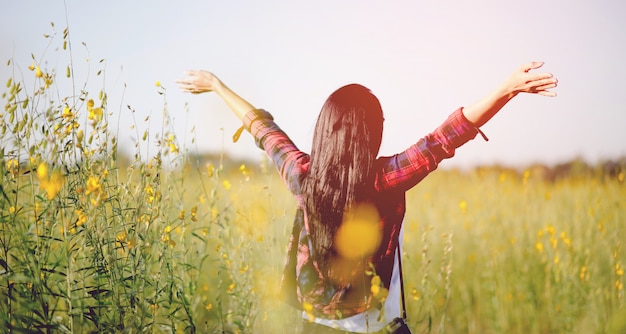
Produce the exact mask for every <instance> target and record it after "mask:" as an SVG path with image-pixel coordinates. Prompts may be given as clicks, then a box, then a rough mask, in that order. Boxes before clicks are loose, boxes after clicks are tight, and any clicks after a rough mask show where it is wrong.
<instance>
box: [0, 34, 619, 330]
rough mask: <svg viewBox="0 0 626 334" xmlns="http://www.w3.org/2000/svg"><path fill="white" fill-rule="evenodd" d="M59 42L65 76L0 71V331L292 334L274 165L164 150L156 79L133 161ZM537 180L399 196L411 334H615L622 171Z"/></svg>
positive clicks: (39, 68) (40, 67) (288, 206)
mask: <svg viewBox="0 0 626 334" xmlns="http://www.w3.org/2000/svg"><path fill="white" fill-rule="evenodd" d="M57 39H60V41H57ZM68 39H69V31H67V30H64V32H63V34H62V35H61V36H59V35H58V34H56V33H55V32H54V30H53V33H51V34H50V37H49V43H50V44H49V45H48V47H47V48H51V47H53V46H54V45H56V43H58V44H59V48H58V51H57V52H58V53H59V58H58V59H59V60H58V62H60V63H62V62H63V60H66V61H67V64H68V65H67V69H66V70H65V71H61V72H65V73H64V74H65V75H57V74H56V72H57V70H56V69H55V68H46V62H45V59H37V58H36V57H33V59H32V66H31V67H30V68H29V67H28V66H22V65H19V64H18V63H17V62H16V60H9V62H8V63H7V67H6V70H7V71H3V72H2V73H7V72H8V73H10V75H9V78H6V79H7V82H6V86H5V88H4V91H2V102H3V105H4V109H3V111H2V112H1V113H0V181H1V182H0V186H1V188H0V231H1V233H0V328H5V329H6V331H7V332H9V333H25V332H29V333H30V332H44V333H46V332H54V333H57V332H68V333H69V332H74V333H83V332H107V333H108V332H131V333H135V332H144V331H147V332H156V333H158V332H165V333H170V332H176V333H193V332H200V333H205V332H241V333H283V332H285V333H291V332H293V331H294V328H298V327H299V326H300V325H299V324H300V315H299V313H298V311H295V310H294V309H292V308H290V307H288V306H286V305H285V304H283V303H282V302H281V301H280V300H278V297H277V296H278V286H279V282H280V276H281V272H282V266H283V264H284V260H285V256H286V254H285V249H286V246H287V243H288V237H289V233H290V231H291V224H292V221H293V214H294V212H295V201H294V199H293V198H292V197H291V195H290V194H289V193H288V192H287V190H286V188H285V187H284V186H283V184H282V182H281V181H280V180H279V178H278V175H277V173H275V172H274V170H273V169H272V168H273V167H272V166H268V165H267V162H265V161H264V162H263V163H262V164H261V165H260V166H252V165H249V164H248V165H246V166H239V165H238V164H237V165H233V166H230V165H227V166H223V162H222V159H221V158H220V157H214V158H212V159H209V160H207V159H201V158H199V157H198V156H197V155H196V154H194V152H193V150H192V149H190V148H186V147H179V146H178V145H179V144H178V142H177V139H176V134H175V133H173V131H172V130H171V126H172V124H171V122H170V120H169V117H168V116H167V115H168V114H169V111H168V110H167V104H166V97H167V94H166V93H167V91H166V89H165V88H164V87H163V86H161V85H158V86H157V87H156V88H155V98H162V99H163V101H164V108H163V112H164V115H165V121H164V122H163V126H162V132H160V133H149V132H148V131H147V130H145V131H144V132H142V130H141V129H140V128H141V126H142V125H141V124H136V125H135V126H136V128H137V131H138V136H137V137H138V138H142V139H139V140H138V142H137V143H134V144H135V148H136V153H135V155H134V156H133V157H132V158H131V159H128V158H126V157H123V156H120V155H119V154H118V151H117V145H118V142H117V139H116V135H115V131H113V130H111V127H110V125H109V124H110V122H111V119H112V118H115V117H113V115H114V114H115V113H117V112H126V113H130V115H134V111H133V110H132V108H129V109H128V110H118V111H115V110H111V109H110V108H109V106H108V103H107V95H106V91H105V90H104V89H96V90H97V93H96V94H92V93H91V92H90V91H88V89H87V88H86V87H92V85H93V79H92V81H90V82H85V83H80V84H78V83H76V82H75V80H76V79H75V78H74V77H73V75H72V73H73V69H74V67H75V65H74V64H73V63H72V60H71V59H72V57H71V49H70V48H69V47H67V45H68V43H67V41H68ZM44 54H45V52H44ZM29 62H30V60H29ZM29 65H30V64H29ZM86 66H91V65H89V64H87V65H86ZM96 66H103V65H102V62H100V63H98V64H97V65H96ZM96 73H97V74H96V75H95V78H96V79H95V80H96V82H97V81H99V80H100V79H99V78H100V77H101V76H103V75H104V69H103V68H98V69H97V71H96ZM3 80H4V79H3ZM62 80H65V81H66V83H68V82H69V83H71V84H70V85H59V84H58V82H59V81H62ZM62 86H63V87H64V86H69V87H73V88H72V89H70V90H69V91H63V90H62V89H61V88H60V87H62ZM76 87H79V88H76ZM81 87H82V88H81ZM90 101H92V102H90ZM141 133H143V135H141ZM154 143H156V144H157V145H156V146H157V147H158V149H157V150H156V151H154V152H152V155H150V156H147V157H146V155H147V154H146V152H142V151H141V150H142V149H141V148H142V147H146V146H148V145H151V144H154ZM544 176H545V175H544V174H542V173H541V170H540V169H537V168H531V169H528V170H526V171H522V172H517V171H515V170H510V169H503V168H496V167H492V168H481V169H475V170H472V171H467V172H459V171H454V170H441V171H437V172H435V173H433V174H432V175H431V176H429V177H428V178H427V179H426V180H425V181H423V182H422V183H421V184H419V185H418V186H417V187H416V188H415V189H413V190H411V191H410V192H409V193H408V196H407V206H408V212H407V216H406V219H405V247H404V249H403V252H404V262H403V264H404V269H405V284H406V292H407V302H408V314H409V324H410V326H411V328H412V329H413V330H414V332H430V333H571V332H574V333H590V332H591V333H619V332H623V331H624V330H625V329H626V324H624V321H623V319H625V318H626V313H625V312H626V311H625V309H626V308H625V306H624V305H625V303H624V290H623V284H624V276H623V273H624V266H625V265H626V263H625V259H626V250H625V249H624V247H623V246H624V245H623V243H624V240H626V238H625V236H626V233H625V228H624V221H626V217H625V212H626V210H625V208H624V198H626V184H625V182H624V172H623V171H622V172H621V173H620V174H618V175H617V176H615V177H608V176H606V175H604V174H603V173H582V174H581V173H579V174H570V176H569V177H564V178H558V179H556V180H553V181H546V178H545V177H544Z"/></svg>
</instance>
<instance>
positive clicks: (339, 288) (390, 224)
mask: <svg viewBox="0 0 626 334" xmlns="http://www.w3.org/2000/svg"><path fill="white" fill-rule="evenodd" d="M243 122H244V126H245V127H246V128H247V129H248V131H249V132H250V133H251V134H252V135H253V137H254V138H255V142H256V144H257V146H259V147H260V148H261V149H264V150H265V151H266V153H267V154H268V156H269V157H270V158H271V159H272V161H273V163H274V165H275V166H276V168H277V169H278V172H279V173H280V176H281V178H282V179H283V181H284V182H285V184H286V185H287V187H288V188H289V190H290V191H291V193H292V194H293V195H294V196H295V198H296V200H297V203H298V208H297V210H296V217H295V221H294V224H293V230H292V233H291V237H290V241H289V247H288V256H287V263H286V265H285V269H284V272H283V278H282V282H281V291H282V293H283V298H284V299H285V301H286V302H288V303H289V304H291V305H293V306H294V307H296V308H299V309H302V308H303V305H306V304H308V305H307V306H311V307H312V311H311V310H309V309H307V312H310V313H312V314H313V315H314V316H319V317H322V318H327V319H340V318H345V317H349V316H352V315H355V314H358V313H361V312H364V311H366V310H367V309H368V308H369V307H370V306H371V305H374V306H379V304H377V300H375V299H374V298H372V297H371V296H370V295H371V293H370V287H369V285H366V284H367V283H368V282H365V280H363V279H357V280H354V281H352V282H351V283H338V282H331V281H330V280H328V279H325V278H324V276H323V275H322V274H321V273H320V271H319V270H318V269H317V265H316V263H315V261H314V260H313V259H312V258H311V253H310V251H309V236H308V233H307V231H308V222H307V219H306V217H305V213H304V210H303V198H302V194H301V185H302V181H303V180H304V177H305V176H306V174H307V173H308V169H309V155H308V154H306V153H304V152H302V151H300V150H299V149H298V148H297V147H296V146H295V145H294V143H293V142H292V141H291V139H289V137H288V136H287V135H286V134H285V133H284V132H283V131H282V130H281V129H280V128H279V127H278V125H276V123H274V121H273V118H272V116H271V114H269V113H268V112H266V111H264V110H253V111H250V112H248V113H247V114H246V115H245V117H244V120H243ZM479 131H480V130H478V129H477V128H476V127H475V126H474V125H473V124H472V123H471V122H470V121H468V120H467V119H466V118H465V116H464V115H463V113H462V108H459V109H458V110H456V111H455V112H454V113H452V114H451V115H450V116H449V117H448V119H447V120H446V121H445V122H444V123H443V124H442V125H441V126H439V127H438V128H437V129H436V130H435V131H434V132H432V133H431V134H429V135H427V136H425V137H423V138H422V139H420V140H419V141H418V142H417V143H416V144H414V145H412V146H411V147H409V148H408V149H407V150H405V151H404V152H401V153H399V154H396V155H394V156H391V157H380V158H378V159H377V161H376V164H375V168H376V178H375V184H374V189H375V191H376V194H374V196H373V197H374V201H375V202H376V205H377V209H378V211H379V214H380V216H381V219H380V226H381V229H382V235H383V237H382V242H381V245H380V246H379V249H378V251H377V252H376V253H375V254H373V255H372V256H371V258H369V259H367V262H365V261H361V263H356V264H351V265H355V266H363V268H361V269H364V270H368V269H369V267H368V264H369V263H371V264H373V265H374V268H375V270H376V273H377V274H378V275H379V276H380V277H381V281H382V283H383V285H384V287H385V288H389V283H390V280H391V274H392V270H393V265H394V261H395V259H394V256H395V249H396V247H397V245H398V235H399V233H400V227H401V226H402V220H403V218H404V214H405V211H406V200H405V192H406V191H407V190H409V189H411V188H412V187H413V186H415V185H416V184H417V183H418V182H420V181H421V180H422V179H424V177H426V175H428V174H429V173H430V172H432V171H433V170H435V169H436V168H437V165H438V164H439V162H440V161H441V160H443V159H446V158H451V157H452V156H454V151H455V149H456V148H457V147H459V146H461V145H463V144H465V143H466V142H468V141H469V140H471V139H473V138H474V137H475V136H476V134H477V133H478V132H479ZM364 270H362V271H360V272H361V273H363V272H364ZM354 272H359V270H354ZM358 282H362V283H361V284H360V285H359V284H358Z"/></svg>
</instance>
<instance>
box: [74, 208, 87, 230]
mask: <svg viewBox="0 0 626 334" xmlns="http://www.w3.org/2000/svg"><path fill="white" fill-rule="evenodd" d="M74 212H75V213H76V215H77V216H78V220H77V221H76V226H82V225H83V224H84V223H86V222H87V215H86V214H84V213H83V210H80V209H78V210H75V211H74Z"/></svg>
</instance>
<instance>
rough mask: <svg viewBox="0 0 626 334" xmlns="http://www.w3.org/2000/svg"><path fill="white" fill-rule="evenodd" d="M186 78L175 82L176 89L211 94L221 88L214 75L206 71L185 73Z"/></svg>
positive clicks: (220, 83)
mask: <svg viewBox="0 0 626 334" xmlns="http://www.w3.org/2000/svg"><path fill="white" fill-rule="evenodd" d="M185 74H187V77H185V78H183V79H179V80H176V83H177V84H178V87H179V88H180V90H182V91H183V92H187V93H192V94H200V93H205V92H212V91H215V90H218V89H219V88H221V87H222V82H221V81H220V80H219V79H218V78H217V77H216V76H215V74H213V73H211V72H208V71H197V70H194V71H187V72H185Z"/></svg>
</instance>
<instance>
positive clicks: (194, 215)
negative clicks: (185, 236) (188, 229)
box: [191, 206, 198, 222]
mask: <svg viewBox="0 0 626 334" xmlns="http://www.w3.org/2000/svg"><path fill="white" fill-rule="evenodd" d="M197 212H198V207H197V206H194V207H193V208H191V221H192V222H197V221H198V218H196V213H197Z"/></svg>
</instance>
